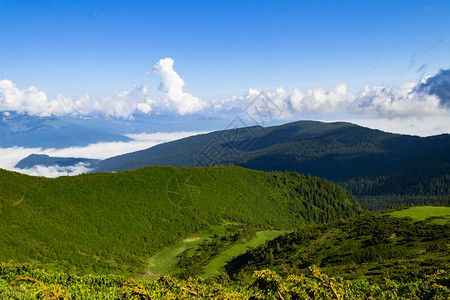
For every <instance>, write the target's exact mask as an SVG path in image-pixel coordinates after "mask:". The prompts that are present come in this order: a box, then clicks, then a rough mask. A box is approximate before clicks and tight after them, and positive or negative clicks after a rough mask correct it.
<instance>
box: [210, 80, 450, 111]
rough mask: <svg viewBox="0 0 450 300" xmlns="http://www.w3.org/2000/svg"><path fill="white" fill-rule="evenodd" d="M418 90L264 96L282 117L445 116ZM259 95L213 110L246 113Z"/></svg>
mask: <svg viewBox="0 0 450 300" xmlns="http://www.w3.org/2000/svg"><path fill="white" fill-rule="evenodd" d="M418 86H419V84H418V83H414V82H410V83H405V84H403V85H401V86H400V87H397V88H388V87H373V88H369V87H365V89H364V90H363V91H362V92H360V93H359V94H352V93H350V92H349V90H348V87H347V85H345V84H339V85H336V86H335V87H334V88H333V89H332V90H330V91H325V90H324V89H322V88H317V89H312V90H308V91H306V92H303V91H302V90H301V89H297V88H295V89H293V90H292V91H291V92H290V93H287V92H286V91H285V90H284V89H282V88H278V89H277V90H276V91H275V92H274V93H266V94H264V95H265V96H266V97H267V98H268V103H270V104H272V105H273V106H275V107H277V108H278V109H280V110H282V111H283V113H282V114H281V115H283V117H289V116H293V115H294V116H295V114H298V113H303V114H313V115H316V116H318V117H320V116H323V115H327V114H331V113H338V112H342V113H349V114H354V115H366V116H370V117H379V118H388V119H389V118H411V117H426V116H442V115H443V114H445V113H446V112H447V107H446V106H445V105H443V100H442V99H440V98H439V97H438V96H437V95H435V94H429V93H426V92H424V91H422V90H419V89H418ZM448 88H449V89H450V87H448ZM441 90H443V88H441ZM260 95H261V92H260V91H258V90H254V89H249V90H248V92H247V93H246V94H245V95H243V96H239V97H236V96H235V97H231V98H228V99H225V100H223V101H214V102H213V107H214V110H215V112H219V111H230V110H232V109H236V108H240V109H246V108H247V107H248V106H249V105H251V103H252V101H254V100H255V99H257V98H258V97H259V96H260ZM283 117H281V118H283Z"/></svg>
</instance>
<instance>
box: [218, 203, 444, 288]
mask: <svg viewBox="0 0 450 300" xmlns="http://www.w3.org/2000/svg"><path fill="white" fill-rule="evenodd" d="M426 209H427V207H424V208H423V210H426ZM438 209H439V210H441V211H442V214H443V216H442V217H440V218H438V217H434V218H429V219H426V220H414V219H412V218H410V217H405V218H399V217H397V216H392V215H391V214H394V213H391V214H389V213H386V212H383V213H380V212H377V213H371V214H366V215H363V216H360V217H356V218H350V219H346V220H339V221H335V222H331V223H327V224H318V225H313V226H303V227H300V228H297V229H296V230H294V231H293V232H291V233H287V234H285V235H282V236H279V237H278V238H276V239H274V240H271V241H269V242H267V243H266V244H265V245H262V246H260V247H257V248H255V249H252V250H250V251H248V252H247V253H245V254H243V255H241V256H239V257H236V258H235V259H234V260H232V261H231V262H230V263H229V264H228V265H227V266H226V270H227V273H228V274H229V275H230V276H231V278H235V279H236V280H242V279H243V278H246V277H249V276H251V274H252V272H253V271H255V270H262V269H265V268H270V269H273V270H275V271H277V272H279V273H280V274H284V275H288V274H303V273H305V272H307V269H308V267H309V266H311V265H317V266H319V267H320V268H322V269H323V270H324V272H326V273H328V274H333V275H335V276H342V277H344V278H346V279H358V278H371V279H373V280H375V281H379V282H382V281H383V280H384V278H391V279H394V280H396V281H405V282H406V281H411V280H414V279H417V278H422V277H423V276H425V275H426V274H431V273H433V272H437V271H438V270H441V269H448V267H449V266H450V256H449V247H448V245H449V243H450V235H449V232H450V223H449V222H448V220H449V219H448V216H449V215H450V208H448V207H442V208H438Z"/></svg>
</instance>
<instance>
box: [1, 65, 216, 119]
mask: <svg viewBox="0 0 450 300" xmlns="http://www.w3.org/2000/svg"><path fill="white" fill-rule="evenodd" d="M173 63H174V61H173V60H172V59H171V58H165V59H161V60H160V61H159V62H158V63H157V64H156V65H155V66H154V67H153V73H154V74H156V75H158V76H160V77H161V84H160V86H159V88H158V89H159V91H161V92H163V93H164V94H165V95H164V97H163V98H162V99H159V100H153V99H151V98H150V97H149V96H148V91H147V88H146V87H144V86H135V87H133V88H132V89H130V90H128V91H124V92H119V93H116V94H115V95H114V96H112V97H107V96H98V97H91V96H89V95H84V96H74V97H73V98H67V97H65V96H63V95H58V96H57V97H56V98H55V99H52V100H49V99H48V97H47V95H46V94H45V93H44V92H42V91H39V90H38V89H37V88H36V87H34V86H31V87H29V88H27V89H24V90H20V89H18V88H17V86H16V85H15V84H14V83H13V82H11V81H9V80H7V79H4V80H1V81H0V111H14V112H17V113H27V114H29V115H36V116H41V117H44V116H50V115H54V116H61V115H64V114H72V115H85V114H91V113H101V114H106V115H110V116H116V117H122V118H128V117H131V116H132V114H134V113H144V114H149V113H151V112H154V111H156V112H159V111H175V112H176V113H178V114H180V115H185V114H192V113H196V112H198V111H201V110H203V109H205V108H206V107H208V106H209V104H208V103H206V102H204V101H203V100H201V99H200V98H197V97H195V96H193V95H191V94H189V93H186V92H184V91H183V86H184V81H183V79H181V77H180V76H179V75H178V74H177V73H176V72H175V70H174V69H173Z"/></svg>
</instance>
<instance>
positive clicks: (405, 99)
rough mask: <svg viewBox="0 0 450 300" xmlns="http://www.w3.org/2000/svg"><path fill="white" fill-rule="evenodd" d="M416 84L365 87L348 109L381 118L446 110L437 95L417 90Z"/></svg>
mask: <svg viewBox="0 0 450 300" xmlns="http://www.w3.org/2000/svg"><path fill="white" fill-rule="evenodd" d="M416 86H417V85H416V84H415V83H406V84H404V85H402V86H400V87H399V88H396V89H392V88H386V87H374V88H372V89H369V88H368V87H366V88H365V89H364V90H363V91H362V92H361V93H360V94H359V95H358V96H357V97H356V99H355V100H354V101H353V103H351V105H350V106H349V111H351V112H354V113H357V114H369V115H373V116H378V117H382V118H397V117H402V118H405V117H421V116H422V117H423V116H430V115H442V114H444V113H445V112H446V109H445V108H443V107H441V105H440V101H439V98H438V97H437V96H435V95H429V94H425V93H420V92H417V91H416V90H415V88H416Z"/></svg>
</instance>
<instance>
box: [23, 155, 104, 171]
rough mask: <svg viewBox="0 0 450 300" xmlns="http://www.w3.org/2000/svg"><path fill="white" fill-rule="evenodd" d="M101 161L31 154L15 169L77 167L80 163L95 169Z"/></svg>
mask: <svg viewBox="0 0 450 300" xmlns="http://www.w3.org/2000/svg"><path fill="white" fill-rule="evenodd" d="M98 162H99V160H97V159H88V158H75V157H50V156H48V155H45V154H31V155H29V156H27V157H25V158H24V159H22V160H20V161H19V162H18V163H17V164H16V165H15V168H19V169H29V168H32V167H34V166H36V165H39V166H45V167H48V166H55V165H57V166H60V167H68V166H75V165H77V164H79V163H84V164H86V167H87V168H93V167H94V166H95V165H96V164H97V163H98Z"/></svg>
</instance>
